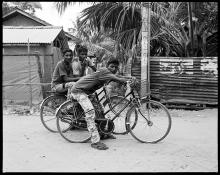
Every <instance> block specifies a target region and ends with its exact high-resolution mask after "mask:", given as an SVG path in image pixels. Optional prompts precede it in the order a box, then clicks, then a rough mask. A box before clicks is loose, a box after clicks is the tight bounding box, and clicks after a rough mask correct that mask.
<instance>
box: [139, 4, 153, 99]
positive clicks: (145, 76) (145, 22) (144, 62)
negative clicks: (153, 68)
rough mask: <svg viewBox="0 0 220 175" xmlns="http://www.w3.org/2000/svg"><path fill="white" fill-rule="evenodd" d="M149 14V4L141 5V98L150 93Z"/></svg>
mask: <svg viewBox="0 0 220 175" xmlns="http://www.w3.org/2000/svg"><path fill="white" fill-rule="evenodd" d="M150 12H151V2H142V3H141V16H142V28H141V32H142V33H141V34H142V42H141V97H142V98H143V97H146V96H147V94H148V93H149V92H150Z"/></svg>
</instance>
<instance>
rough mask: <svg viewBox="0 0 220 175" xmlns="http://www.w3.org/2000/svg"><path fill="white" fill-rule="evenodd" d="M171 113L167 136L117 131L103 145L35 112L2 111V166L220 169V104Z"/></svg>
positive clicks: (75, 169) (53, 169) (22, 168)
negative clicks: (70, 138) (51, 126)
mask: <svg viewBox="0 0 220 175" xmlns="http://www.w3.org/2000/svg"><path fill="white" fill-rule="evenodd" d="M170 113H171V115H172V121H173V123H172V128H171V132H170V134H169V135H168V136H167V137H166V138H165V139H164V140H163V141H161V142H159V143H157V144H144V143H140V142H138V141H136V140H135V139H133V137H132V136H131V135H130V134H128V135H124V136H123V135H117V139H116V140H105V141H104V142H105V143H106V144H107V145H108V146H109V149H108V150H105V151H103V150H101V151H100V150H95V149H93V148H91V147H90V143H81V144H80V143H77V144H76V143H69V142H67V141H66V140H64V139H63V138H62V137H61V136H60V135H59V133H51V132H49V131H48V130H46V129H45V128H44V127H43V125H42V124H41V122H40V118H39V115H38V114H37V113H35V114H33V115H17V114H6V113H5V112H4V113H3V114H4V115H3V172H218V156H217V153H218V150H217V127H218V126H217V116H218V115H217V113H218V109H216V108H215V109H205V110H200V111H186V110H170Z"/></svg>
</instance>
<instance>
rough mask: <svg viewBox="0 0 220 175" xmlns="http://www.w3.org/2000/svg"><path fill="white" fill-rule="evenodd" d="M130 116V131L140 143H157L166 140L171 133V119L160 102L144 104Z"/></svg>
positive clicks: (132, 111)
mask: <svg viewBox="0 0 220 175" xmlns="http://www.w3.org/2000/svg"><path fill="white" fill-rule="evenodd" d="M147 103H149V104H147ZM128 115H129V117H128V119H127V120H128V122H129V123H130V124H129V125H128V129H129V131H130V133H131V135H132V136H133V137H134V138H135V139H137V140H138V141H140V142H145V143H156V142H158V141H160V140H162V139H163V138H165V137H166V136H167V134H168V133H169V131H170V127H171V117H170V115H169V113H168V111H167V109H166V108H165V107H164V106H163V105H162V104H160V103H158V102H155V101H152V100H151V101H149V102H146V103H142V106H141V107H140V108H138V109H136V108H134V109H133V110H131V111H130V112H129V114H128ZM132 125H135V127H132Z"/></svg>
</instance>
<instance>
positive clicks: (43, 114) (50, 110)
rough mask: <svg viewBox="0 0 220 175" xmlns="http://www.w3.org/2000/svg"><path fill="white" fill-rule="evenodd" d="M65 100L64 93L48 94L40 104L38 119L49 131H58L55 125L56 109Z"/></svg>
mask: <svg viewBox="0 0 220 175" xmlns="http://www.w3.org/2000/svg"><path fill="white" fill-rule="evenodd" d="M64 101H66V96H64V95H50V96H48V97H47V98H45V99H44V100H43V101H42V103H41V105H40V119H41V123H42V124H43V126H44V127H45V128H46V129H47V130H48V131H50V132H58V130H57V126H56V116H55V113H56V109H57V108H58V107H59V106H60V105H61V104H62V103H63V102H64Z"/></svg>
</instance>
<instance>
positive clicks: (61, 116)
mask: <svg viewBox="0 0 220 175" xmlns="http://www.w3.org/2000/svg"><path fill="white" fill-rule="evenodd" d="M84 116H85V114H84V111H83V109H82V108H81V106H80V105H79V104H78V103H77V102H75V101H71V100H68V101H66V102H64V103H63V104H61V105H60V107H59V108H58V110H57V112H56V117H57V129H58V131H59V133H60V135H61V136H62V137H63V138H64V139H66V140H67V141H69V142H71V143H84V142H87V141H89V140H90V134H89V132H88V130H87V125H86V121H85V119H84Z"/></svg>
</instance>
